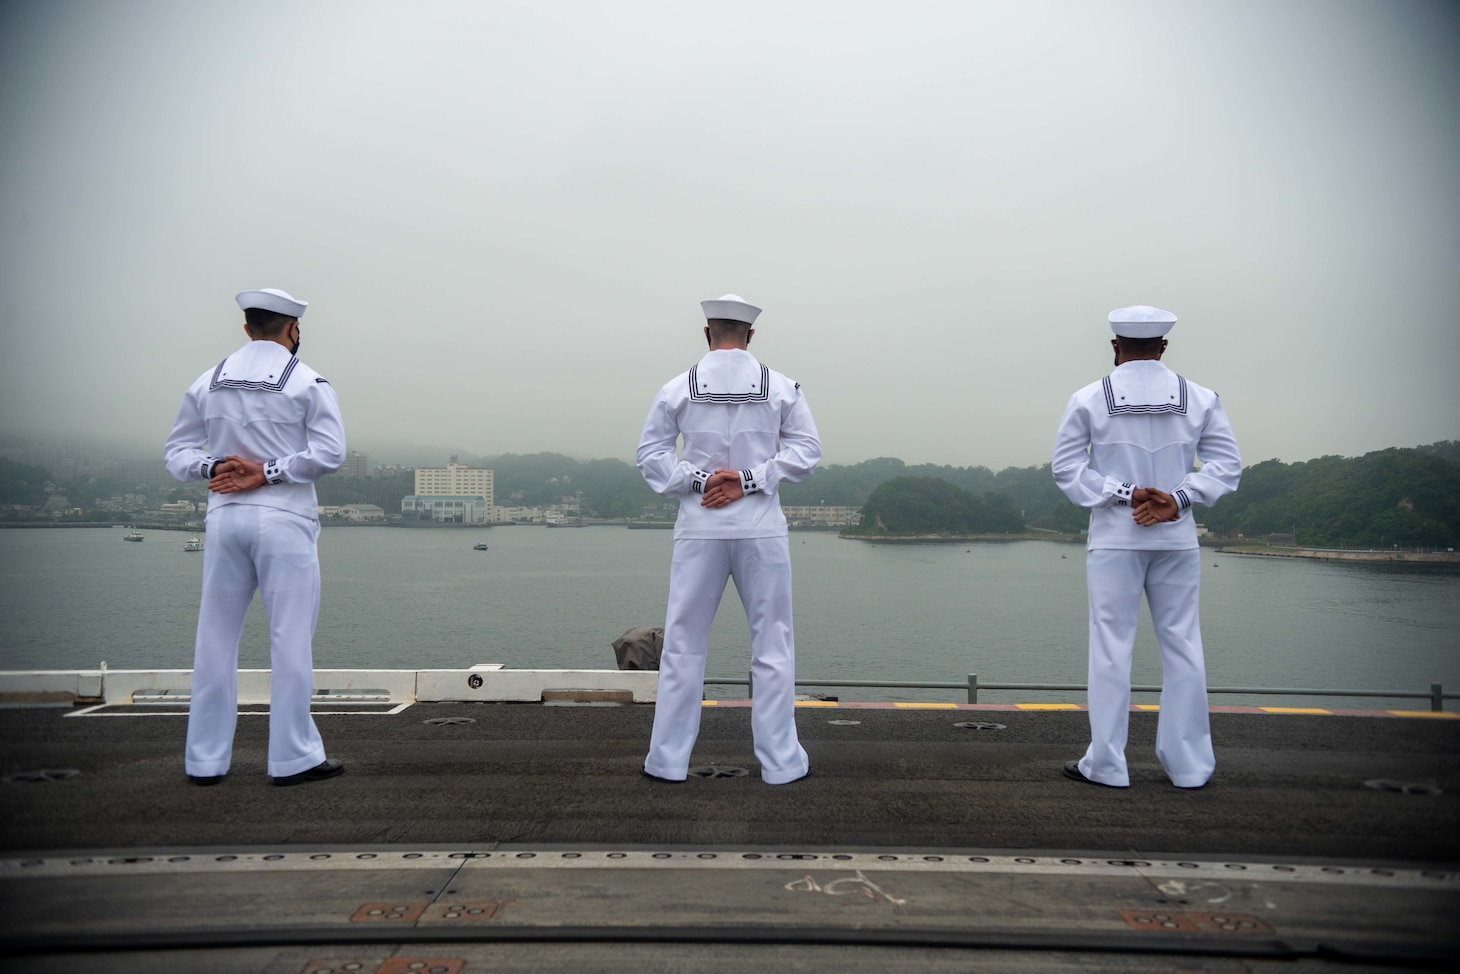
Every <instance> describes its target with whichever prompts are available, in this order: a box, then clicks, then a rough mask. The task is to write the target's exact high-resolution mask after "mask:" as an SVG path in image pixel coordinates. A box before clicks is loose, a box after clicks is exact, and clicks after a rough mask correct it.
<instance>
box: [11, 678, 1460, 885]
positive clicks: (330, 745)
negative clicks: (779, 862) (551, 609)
mask: <svg viewBox="0 0 1460 974" xmlns="http://www.w3.org/2000/svg"><path fill="white" fill-rule="evenodd" d="M64 713H65V710H63V709H60V708H35V709H6V710H0V775H9V774H12V773H15V772H24V771H34V770H45V769H61V770H66V769H71V770H76V771H79V772H80V774H79V775H77V776H75V777H71V778H67V779H65V780H52V781H46V782H44V783H31V784H21V783H3V784H0V822H3V826H0V851H21V850H46V849H60V848H67V849H87V848H126V847H146V846H168V847H180V846H190V847H202V846H214V845H247V844H253V845H273V844H280V843H283V844H287V845H291V846H296V847H297V846H299V845H301V844H314V845H320V844H369V843H389V844H401V843H419V844H429V843H436V844H441V843H446V844H450V843H459V844H462V845H464V846H468V847H476V848H481V847H483V846H484V844H486V843H492V842H507V843H537V844H542V843H570V844H571V843H635V844H680V845H683V844H699V845H715V846H722V847H723V846H727V845H782V846H797V845H812V846H841V847H847V846H858V847H881V846H896V847H903V848H916V847H939V848H980V849H1031V848H1043V849H1117V850H1118V849H1164V850H1171V851H1176V852H1185V853H1191V854H1197V853H1200V854H1210V855H1234V856H1318V857H1325V856H1326V857H1336V858H1339V859H1345V860H1358V859H1371V860H1382V861H1410V862H1430V863H1444V862H1456V861H1460V757H1457V756H1460V721H1452V720H1428V719H1422V718H1415V719H1406V718H1382V719H1381V718H1366V717H1347V716H1299V715H1273V714H1230V713H1218V714H1214V715H1213V718H1212V726H1213V735H1214V739H1215V742H1216V752H1217V762H1218V767H1217V774H1216V777H1215V778H1214V779H1213V781H1212V783H1211V784H1209V785H1208V786H1207V787H1206V788H1204V789H1201V790H1199V791H1183V790H1179V789H1176V788H1173V787H1172V786H1171V785H1170V784H1169V782H1167V781H1166V779H1165V776H1164V775H1163V774H1162V772H1161V770H1160V768H1159V766H1158V765H1157V764H1156V761H1155V757H1154V753H1153V749H1154V733H1155V724H1156V715H1155V714H1153V713H1135V714H1132V716H1131V742H1130V747H1129V749H1128V753H1129V755H1130V759H1131V771H1132V787H1131V788H1129V789H1126V790H1114V789H1104V788H1094V787H1091V786H1088V785H1082V784H1080V783H1077V782H1072V781H1069V780H1068V779H1066V778H1064V777H1063V776H1062V775H1061V773H1060V767H1061V765H1062V764H1063V763H1064V762H1065V761H1067V760H1070V759H1071V758H1073V757H1076V756H1078V755H1079V753H1080V752H1081V750H1082V749H1083V747H1084V743H1085V739H1086V733H1087V724H1086V716H1085V714H1084V713H1082V712H1078V711H1076V712H1065V711H1054V712H1001V713H999V714H998V715H997V721H998V722H999V723H1002V724H1005V725H1006V727H1005V729H1003V730H993V731H970V730H966V729H961V728H958V727H956V726H955V724H956V723H958V722H963V721H967V720H968V719H969V712H968V711H938V710H931V711H928V710H888V709H875V710H874V709H863V710H858V711H856V712H855V714H854V716H855V718H856V719H857V720H859V721H860V723H858V724H856V725H850V726H848V725H834V724H831V723H830V721H831V720H833V719H843V718H845V717H847V716H848V711H846V710H834V711H833V710H828V711H818V710H814V709H807V710H802V711H800V712H799V713H798V724H799V727H800V729H801V735H802V738H803V741H804V743H805V746H806V749H807V751H808V753H809V754H810V756H811V767H812V773H811V776H810V777H809V778H807V779H805V780H803V781H800V782H796V783H794V784H791V785H784V786H779V787H772V786H768V785H765V784H764V783H762V782H761V781H760V780H759V776H758V766H757V765H756V762H755V758H754V752H753V749H752V747H751V735H750V713H749V710H748V709H747V708H743V707H735V708H721V707H709V708H706V709H705V711H704V714H703V724H702V730H701V734H700V738H699V743H698V745H697V747H696V750H695V763H697V764H715V765H726V766H738V767H744V768H747V769H748V770H749V774H747V775H746V776H744V777H732V778H706V779H697V778H694V779H691V780H690V781H688V782H686V783H684V784H680V785H664V784H661V783H658V782H655V781H652V780H650V779H647V778H644V777H642V776H641V775H640V774H639V769H640V766H641V762H642V760H643V756H644V750H645V747H646V744H647V741H648V737H649V729H650V724H651V722H652V719H653V710H652V707H649V706H623V707H603V708H593V707H582V708H573V707H543V706H539V705H531V704H460V703H458V704H440V705H416V706H413V707H410V708H408V709H407V710H405V711H403V712H401V713H399V714H394V715H383V714H374V713H372V714H369V715H362V716H348V715H331V716H329V717H327V718H325V719H324V721H323V722H322V724H321V731H322V733H323V734H324V736H325V744H326V747H327V749H328V752H329V754H330V755H331V756H332V757H338V758H340V759H342V760H343V761H344V762H345V765H346V769H347V770H346V773H345V774H344V775H343V776H341V777H339V778H336V779H331V780H329V781H325V782H320V783H317V784H310V785H307V786H304V787H298V788H288V789H283V788H273V787H271V786H270V783H269V780H268V778H267V776H266V774H265V757H266V734H267V721H266V720H264V719H262V718H260V717H242V718H240V720H239V724H238V738H237V744H236V749H235V759H234V767H233V769H232V772H231V773H230V775H229V776H228V778H227V779H226V780H225V781H224V782H222V783H221V784H220V785H218V786H216V787H212V788H197V787H195V786H192V785H189V784H188V783H187V781H186V779H185V777H184V775H183V770H182V749H183V735H184V732H185V725H184V721H182V720H179V719H177V718H175V717H157V718H142V717H139V718H136V719H123V718H117V719H106V720H101V719H98V720H86V719H75V718H67V717H64V716H63V714H64ZM438 716H465V717H471V718H473V722H471V723H451V724H444V725H430V724H425V723H423V721H424V720H426V719H428V718H431V717H438ZM1374 779H1386V780H1397V781H1401V782H1413V783H1417V784H1423V785H1426V786H1427V787H1428V788H1429V789H1435V788H1438V789H1439V790H1440V792H1441V793H1440V794H1403V793H1397V792H1392V791H1391V792H1386V791H1378V790H1374V789H1371V788H1367V787H1365V782H1366V781H1369V780H1374Z"/></svg>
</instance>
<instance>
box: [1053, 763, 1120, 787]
mask: <svg viewBox="0 0 1460 974" xmlns="http://www.w3.org/2000/svg"><path fill="white" fill-rule="evenodd" d="M1065 777H1066V778H1074V779H1075V780H1076V781H1083V782H1084V783H1085V784H1087V785H1099V786H1100V787H1101V788H1119V787H1121V786H1120V785H1107V784H1106V783H1105V782H1103V781H1096V780H1095V779H1094V778H1087V777H1085V773H1084V772H1083V771H1081V770H1080V762H1079V761H1066V762H1065Z"/></svg>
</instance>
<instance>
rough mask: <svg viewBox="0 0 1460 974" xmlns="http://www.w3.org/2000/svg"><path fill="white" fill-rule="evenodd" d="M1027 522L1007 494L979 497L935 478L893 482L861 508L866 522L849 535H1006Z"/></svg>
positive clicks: (848, 532)
mask: <svg viewBox="0 0 1460 974" xmlns="http://www.w3.org/2000/svg"><path fill="white" fill-rule="evenodd" d="M1023 530H1024V517H1023V515H1021V514H1020V513H1019V511H1018V509H1017V508H1015V507H1014V505H1013V503H1012V502H1011V501H1010V500H1009V498H1007V497H1005V496H1004V495H1003V494H985V495H983V496H982V497H978V496H975V495H974V494H973V493H972V492H971V491H967V490H964V489H963V488H962V487H958V486H956V485H954V484H951V483H949V482H948V481H946V480H941V479H939V478H937V477H894V478H893V479H891V480H889V481H887V482H886V483H884V484H882V485H881V486H879V487H877V488H876V489H875V490H873V491H872V496H870V497H868V498H867V502H866V503H865V504H863V505H862V523H861V524H860V525H859V526H857V527H855V528H848V529H847V530H846V532H845V533H846V534H850V535H859V534H894V535H897V534H909V535H926V534H954V535H960V534H1008V533H1012V532H1018V531H1023Z"/></svg>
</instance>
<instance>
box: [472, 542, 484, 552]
mask: <svg viewBox="0 0 1460 974" xmlns="http://www.w3.org/2000/svg"><path fill="white" fill-rule="evenodd" d="M471 550H472V551H486V550H487V543H486V542H485V541H478V542H477V543H476V544H474V545H472V546H471Z"/></svg>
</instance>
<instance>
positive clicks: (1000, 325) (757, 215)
mask: <svg viewBox="0 0 1460 974" xmlns="http://www.w3.org/2000/svg"><path fill="white" fill-rule="evenodd" d="M0 11H3V12H0V112H3V114H0V122H3V133H0V136H3V137H0V179H3V184H0V328H3V335H4V346H3V348H4V352H3V357H0V433H6V434H12V435H14V434H22V435H34V434H43V435H44V436H45V437H57V438H66V437H74V438H78V439H88V440H108V439H111V440H120V441H125V442H126V443H128V444H129V445H130V446H131V447H132V448H134V449H135V450H136V451H137V452H138V453H139V454H147V455H150V454H153V453H155V454H157V455H160V452H161V444H162V441H163V438H164V437H165V436H166V434H167V431H168V429H169V427H170V424H171V422H172V418H173V416H174V414H175V412H176V409H177V405H178V402H179V400H180V398H181V395H182V392H183V390H184V388H186V386H187V385H188V384H189V383H190V382H191V381H192V380H193V379H194V378H196V377H197V376H198V375H199V374H200V373H201V372H203V371H204V370H205V369H207V368H211V367H212V366H213V365H214V364H216V363H217V362H218V361H219V360H220V359H222V358H223V357H224V356H225V355H227V354H228V353H229V352H230V351H232V350H233V349H234V348H236V347H237V346H238V345H239V344H241V343H242V341H243V340H244V336H243V335H242V332H241V326H242V316H241V313H240V312H239V311H238V309H237V307H236V305H235V304H234V303H233V295H234V293H235V292H237V291H240V290H244V289H250V288H258V287H281V288H284V289H285V290H288V291H290V292H292V293H293V294H295V295H296V296H299V297H303V298H305V299H307V300H308V301H310V302H311V304H310V309H309V312H308V314H307V315H306V317H305V319H304V320H303V322H302V324H303V332H304V345H303V348H302V349H301V358H303V359H304V360H305V361H306V362H307V363H309V364H310V365H312V366H313V367H314V368H316V369H318V370H319V371H320V372H321V373H322V374H324V375H325V376H326V377H327V378H329V379H330V381H331V382H332V383H333V385H334V386H335V388H336V390H337V392H338V393H339V397H340V401H341V403H342V406H343V409H344V413H345V422H346V429H347V432H348V435H349V440H350V446H351V447H352V448H355V449H360V450H364V451H366V452H368V453H370V454H371V456H372V459H376V460H390V459H392V457H393V456H396V455H398V454H400V453H401V449H402V444H406V443H418V444H430V445H433V446H439V447H441V449H442V450H443V451H444V450H445V449H458V450H461V451H463V452H469V453H473V454H480V455H492V454H496V453H503V452H515V453H523V452H537V451H542V450H551V451H558V452H563V453H568V454H572V455H574V456H578V457H584V458H587V457H620V458H623V459H631V458H632V456H633V451H634V447H635V445H636V443H637V440H638V434H639V430H640V427H641V425H642V423H643V419H644V415H645V413H646V412H647V409H648V406H649V402H650V400H651V398H652V397H653V394H654V392H655V391H656V390H657V389H658V387H659V386H660V385H662V384H663V383H664V382H665V381H667V380H668V379H669V378H671V377H672V376H674V375H675V374H676V373H678V372H680V371H682V370H684V369H686V368H688V367H689V365H691V364H692V363H693V362H694V361H695V360H697V359H698V358H699V356H700V355H701V354H702V352H703V349H704V340H703V337H702V335H701V332H700V328H701V325H702V323H703V322H702V318H701V316H700V309H699V304H698V302H699V301H700V300H701V299H703V298H711V297H716V296H718V295H720V294H722V293H725V292H728V291H733V292H737V293H739V294H741V295H743V296H744V297H745V298H746V299H747V300H749V301H751V302H753V303H756V304H759V305H761V306H762V307H763V308H764V309H765V312H764V314H763V315H762V316H761V320H760V322H759V324H758V328H757V333H756V338H755V341H754V343H753V344H752V346H751V349H752V351H753V352H755V353H756V354H757V355H758V356H759V357H760V359H761V360H762V361H763V362H765V363H766V364H768V365H770V366H771V367H772V368H775V369H778V370H779V371H781V372H784V373H786V374H787V375H789V376H791V377H792V378H794V379H796V380H798V381H800V382H801V384H802V388H803V389H804V390H805V392H806V395H807V398H808V400H809V402H810V404H811V407H812V410H813V412H814V414H815V416H816V419H817V423H818V425H819V427H820V430H821V435H822V441H823V444H824V447H825V451H826V459H827V461H829V462H834V463H855V462H858V461H861V460H864V459H867V458H870V457H878V456H896V457H901V458H903V459H904V460H906V461H908V462H910V463H921V462H937V463H948V464H954V465H960V466H962V465H969V464H985V465H988V466H991V467H993V468H995V469H999V468H1001V467H1004V466H1009V465H1018V466H1024V465H1032V464H1040V463H1044V462H1046V461H1047V460H1048V459H1049V451H1050V446H1051V444H1052V442H1053V436H1054V427H1055V424H1056V422H1057V421H1058V418H1059V415H1060V412H1061V411H1062V409H1063V407H1064V404H1065V401H1066V399H1067V398H1068V396H1069V394H1070V393H1071V392H1072V391H1074V390H1075V389H1076V388H1078V387H1080V386H1082V385H1084V384H1086V383H1088V382H1091V381H1093V380H1095V379H1097V378H1098V377H1099V376H1100V375H1102V374H1104V373H1105V372H1107V371H1108V370H1109V367H1110V351H1109V347H1108V345H1107V341H1108V339H1109V337H1110V334H1109V331H1108V326H1107V324H1106V314H1107V313H1108V312H1109V311H1110V310H1111V309H1112V308H1115V307H1119V306H1122V305H1128V304H1153V305H1157V306H1160V307H1163V308H1167V309H1169V310H1171V311H1174V312H1175V313H1176V314H1177V315H1178V316H1179V317H1180V319H1181V320H1180V323H1179V324H1178V325H1177V326H1176V328H1175V330H1174V331H1173V332H1172V334H1171V336H1170V338H1171V348H1170V351H1169V352H1168V354H1167V358H1166V361H1167V364H1169V365H1170V366H1171V367H1173V368H1175V369H1176V370H1177V371H1179V372H1182V373H1183V374H1185V375H1187V376H1189V377H1190V378H1191V379H1193V380H1194V381H1197V382H1200V383H1202V384H1203V385H1207V386H1210V387H1212V388H1215V389H1216V390H1217V391H1218V392H1219V393H1221V395H1222V398H1223V401H1224V402H1225V403H1226V404H1227V409H1228V412H1229V414H1230V416H1231V418H1232V421H1233V425H1234V427H1235V429H1236V432H1237V436H1238V440H1239V442H1240V444H1241V446H1242V452H1243V456H1244V459H1245V460H1246V462H1248V463H1253V462H1257V461H1259V460H1263V459H1267V458H1270V457H1279V458H1281V459H1284V460H1287V461H1293V460H1303V459H1308V458H1310V457H1314V456H1319V455H1323V454H1333V453H1338V454H1346V455H1356V454H1361V453H1364V452H1367V451H1369V450H1374V449H1379V448H1383V447H1387V446H1412V445H1415V444H1419V443H1428V442H1432V441H1435V440H1441V439H1453V438H1460V125H1457V119H1460V57H1457V56H1456V51H1457V50H1460V5H1457V4H1455V3H1453V2H1450V0H1433V2H1425V0H1382V2H1381V0H1374V2H1349V0H1302V2H1291V0H1290V2H1277V0H1256V2H1245V0H1210V2H1189V3H1173V2H1145V0H1120V2H1085V0H1078V2H1077V0H1070V2H1026V0H1019V2H1015V0H1005V2H983V3H976V2H952V0H949V2H943V3H909V2H905V0H903V2H898V3H891V2H884V3H855V2H843V0H838V2H829V0H828V2H774V3H744V2H741V3H735V4H698V3H694V4H691V3H683V2H665V3H643V2H635V0H625V2H620V3H613V4H604V3H596V2H595V3H587V2H583V3H570V2H548V0H532V2H524V3H508V2H445V0H439V2H423V3H422V2H412V3H406V2H395V3H387V2H379V0H372V2H362V0H350V2H343V0H340V2H334V0H328V2H325V0H297V2H272V0H265V2H247V3H245V2H241V0H240V2H229V3H222V2H213V3H203V2H194V0H186V2H184V0H179V2H143V0H129V2H126V3H116V2H110V0H69V2H49V0H13V2H9V3H6V4H4V5H3V6H0Z"/></svg>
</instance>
